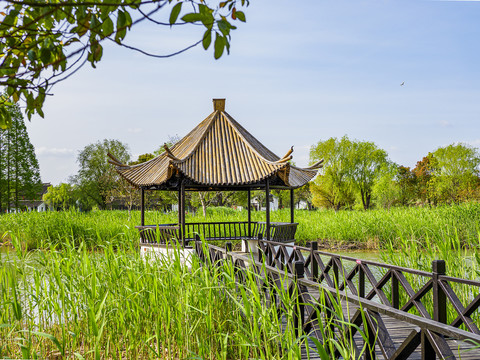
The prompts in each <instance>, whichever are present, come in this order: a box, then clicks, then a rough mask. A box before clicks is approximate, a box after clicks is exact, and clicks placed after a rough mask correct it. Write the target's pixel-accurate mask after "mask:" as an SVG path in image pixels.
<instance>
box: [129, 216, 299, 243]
mask: <svg viewBox="0 0 480 360" xmlns="http://www.w3.org/2000/svg"><path fill="white" fill-rule="evenodd" d="M297 225H298V223H284V222H274V223H271V224H270V239H271V240H274V241H278V242H293V241H294V239H295V232H296V230H297ZM136 228H137V229H138V230H139V232H140V243H141V244H166V243H168V242H170V241H172V240H173V239H180V238H181V236H180V226H178V224H160V225H145V226H136ZM266 231H267V224H266V223H265V222H251V223H250V224H249V223H248V221H236V222H208V223H207V222H205V223H186V224H185V240H186V241H185V242H186V243H188V242H190V241H193V240H195V236H196V235H199V236H200V237H201V238H204V239H205V240H207V241H216V240H225V241H226V240H249V239H259V238H266Z"/></svg>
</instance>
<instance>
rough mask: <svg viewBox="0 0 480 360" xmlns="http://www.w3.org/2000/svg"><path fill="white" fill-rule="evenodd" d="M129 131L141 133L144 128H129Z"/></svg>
mask: <svg viewBox="0 0 480 360" xmlns="http://www.w3.org/2000/svg"><path fill="white" fill-rule="evenodd" d="M127 131H128V132H129V133H132V134H138V133H141V132H142V131H143V129H142V128H128V130H127Z"/></svg>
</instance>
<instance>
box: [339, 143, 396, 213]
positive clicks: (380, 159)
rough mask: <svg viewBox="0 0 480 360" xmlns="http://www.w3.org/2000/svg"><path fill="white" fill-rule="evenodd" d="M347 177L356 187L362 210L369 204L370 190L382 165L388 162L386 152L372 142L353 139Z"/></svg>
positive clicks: (366, 208) (367, 207)
mask: <svg viewBox="0 0 480 360" xmlns="http://www.w3.org/2000/svg"><path fill="white" fill-rule="evenodd" d="M347 161H348V163H349V166H348V169H349V175H348V177H349V178H350V179H351V183H352V186H353V187H354V188H355V189H357V191H358V192H359V194H360V199H361V200H362V205H363V209H364V210H368V209H369V208H370V206H371V198H372V190H373V186H374V184H375V180H376V179H377V177H378V175H379V173H380V170H381V168H382V166H385V165H386V164H388V158H387V152H386V151H385V150H382V149H379V148H378V147H377V146H376V145H375V144H374V143H373V142H368V141H354V142H352V148H351V150H350V153H349V157H348V160H347Z"/></svg>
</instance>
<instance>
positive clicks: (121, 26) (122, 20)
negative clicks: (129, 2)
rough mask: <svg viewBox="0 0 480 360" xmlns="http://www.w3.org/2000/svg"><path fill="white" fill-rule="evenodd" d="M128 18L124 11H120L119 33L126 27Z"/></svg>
mask: <svg viewBox="0 0 480 360" xmlns="http://www.w3.org/2000/svg"><path fill="white" fill-rule="evenodd" d="M125 22H126V18H125V13H124V12H123V11H119V12H118V15H117V33H118V31H119V30H120V29H122V28H123V27H124V26H125Z"/></svg>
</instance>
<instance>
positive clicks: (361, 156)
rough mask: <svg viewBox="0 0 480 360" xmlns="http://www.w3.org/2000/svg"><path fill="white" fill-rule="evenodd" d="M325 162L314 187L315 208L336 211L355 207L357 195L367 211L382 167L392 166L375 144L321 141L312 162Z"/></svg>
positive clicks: (343, 138) (314, 147)
mask: <svg viewBox="0 0 480 360" xmlns="http://www.w3.org/2000/svg"><path fill="white" fill-rule="evenodd" d="M322 158H323V159H324V165H323V171H322V174H321V176H319V177H317V179H316V181H315V185H314V186H312V191H313V202H314V204H315V205H318V204H320V205H328V206H329V207H332V208H334V209H336V210H338V209H340V208H341V207H343V206H347V205H351V204H352V203H353V200H352V199H354V193H355V192H356V193H357V195H358V197H359V198H360V200H361V202H362V206H363V208H364V209H365V210H367V209H369V208H370V206H371V198H372V191H373V186H374V183H375V180H376V179H377V177H378V175H379V173H380V170H381V168H382V166H385V165H386V164H388V158H387V153H386V151H385V150H382V149H379V148H378V147H377V146H376V145H375V144H374V143H373V142H368V141H354V140H350V139H349V138H348V137H347V136H344V137H342V138H341V139H340V140H337V139H336V138H330V139H328V140H326V141H319V142H318V143H317V145H316V146H313V147H312V148H311V149H310V161H311V162H314V161H317V160H320V159H322Z"/></svg>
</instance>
